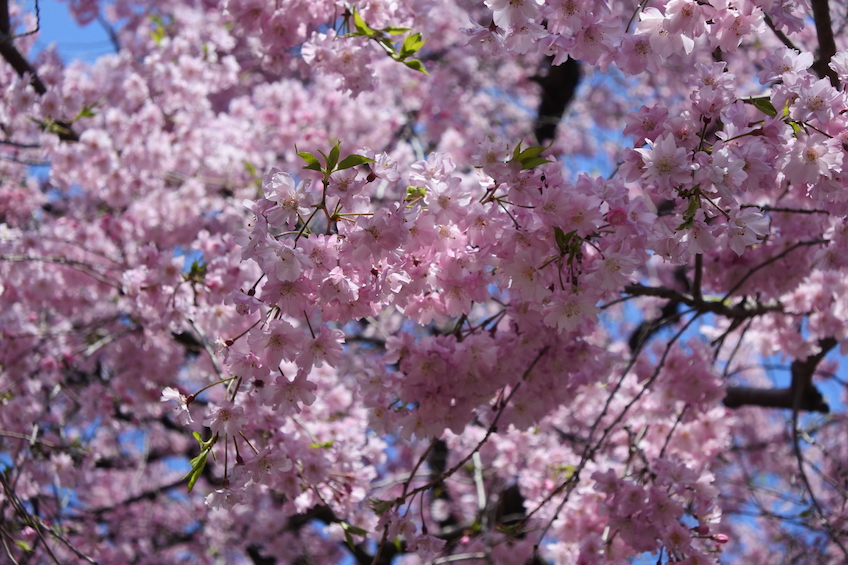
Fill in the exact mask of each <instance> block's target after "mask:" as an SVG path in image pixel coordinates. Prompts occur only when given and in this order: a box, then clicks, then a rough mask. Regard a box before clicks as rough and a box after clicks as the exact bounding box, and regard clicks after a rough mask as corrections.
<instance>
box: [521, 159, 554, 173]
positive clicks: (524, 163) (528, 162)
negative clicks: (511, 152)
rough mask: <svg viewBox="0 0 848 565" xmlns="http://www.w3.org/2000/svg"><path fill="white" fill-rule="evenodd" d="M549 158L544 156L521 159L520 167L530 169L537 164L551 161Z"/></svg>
mask: <svg viewBox="0 0 848 565" xmlns="http://www.w3.org/2000/svg"><path fill="white" fill-rule="evenodd" d="M552 162H553V161H551V160H550V159H545V158H544V157H531V158H529V159H522V160H521V161H520V163H521V169H522V170H525V169H532V168H533V167H538V166H539V165H544V164H545V163H552Z"/></svg>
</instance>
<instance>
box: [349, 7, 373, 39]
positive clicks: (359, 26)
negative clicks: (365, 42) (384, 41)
mask: <svg viewBox="0 0 848 565" xmlns="http://www.w3.org/2000/svg"><path fill="white" fill-rule="evenodd" d="M353 25H354V26H355V27H356V32H357V33H355V34H353V35H364V36H366V37H374V36H375V35H377V32H376V31H374V30H373V29H371V27H369V25H368V24H366V23H365V20H363V19H362V16H360V15H359V12H357V11H356V10H354V11H353Z"/></svg>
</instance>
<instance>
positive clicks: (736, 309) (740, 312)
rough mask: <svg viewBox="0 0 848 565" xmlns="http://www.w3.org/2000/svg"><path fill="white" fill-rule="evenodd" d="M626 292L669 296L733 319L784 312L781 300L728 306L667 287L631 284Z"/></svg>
mask: <svg viewBox="0 0 848 565" xmlns="http://www.w3.org/2000/svg"><path fill="white" fill-rule="evenodd" d="M624 292H626V293H627V294H630V295H631V296H656V297H659V298H667V299H669V300H672V301H676V302H679V303H682V304H685V305H687V306H689V307H691V308H694V309H695V310H697V311H698V312H710V313H712V314H718V315H720V316H724V317H725V318H730V319H733V320H744V319H747V318H753V317H755V316H762V315H763V314H767V313H769V312H783V305H782V304H780V303H779V302H767V303H761V302H754V303H750V302H748V301H746V300H743V301H741V302H739V303H738V304H736V305H735V306H728V305H726V304H725V303H723V302H709V301H705V300H697V299H696V298H695V297H694V296H692V295H691V294H684V293H682V292H677V291H676V290H671V289H669V288H665V287H652V286H643V285H641V284H630V285H627V286H626V287H624Z"/></svg>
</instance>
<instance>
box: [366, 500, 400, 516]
mask: <svg viewBox="0 0 848 565" xmlns="http://www.w3.org/2000/svg"><path fill="white" fill-rule="evenodd" d="M368 502H370V503H371V509H372V510H373V511H374V512H375V513H376V514H385V513H386V512H388V511H389V510H391V508H392V506H394V505H395V501H394V500H380V499H379V498H369V499H368Z"/></svg>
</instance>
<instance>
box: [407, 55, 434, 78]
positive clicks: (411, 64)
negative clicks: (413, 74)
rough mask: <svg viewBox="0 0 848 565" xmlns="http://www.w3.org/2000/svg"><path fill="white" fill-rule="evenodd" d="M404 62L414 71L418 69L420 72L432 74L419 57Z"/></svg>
mask: <svg viewBox="0 0 848 565" xmlns="http://www.w3.org/2000/svg"><path fill="white" fill-rule="evenodd" d="M403 64H404V65H406V66H407V67H409V68H410V69H412V70H413V71H418V72H419V73H424V74H425V75H429V74H430V73H428V72H427V69H426V68H424V63H422V62H421V61H419V60H418V59H410V60H408V61H404V62H403Z"/></svg>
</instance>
